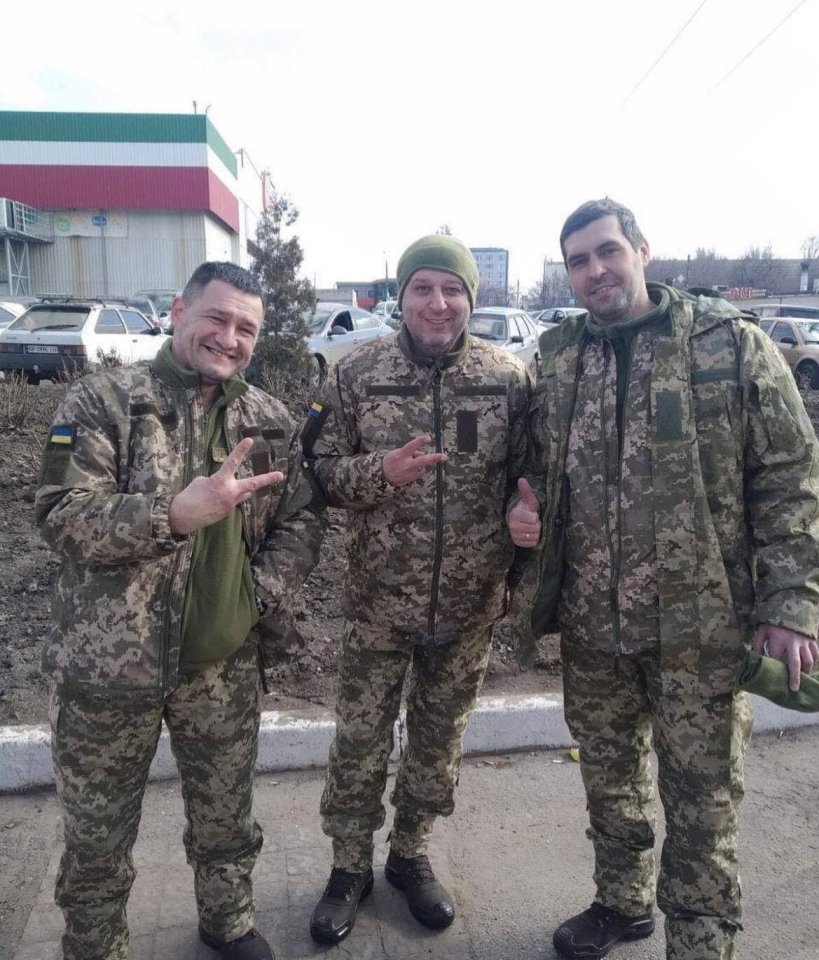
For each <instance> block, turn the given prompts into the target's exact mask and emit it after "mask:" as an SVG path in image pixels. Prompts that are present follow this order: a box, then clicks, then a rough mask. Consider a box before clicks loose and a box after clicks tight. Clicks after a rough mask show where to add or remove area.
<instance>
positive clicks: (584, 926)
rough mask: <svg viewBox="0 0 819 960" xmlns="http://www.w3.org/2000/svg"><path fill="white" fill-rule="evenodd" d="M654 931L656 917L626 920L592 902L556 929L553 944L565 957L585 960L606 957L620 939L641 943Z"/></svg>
mask: <svg viewBox="0 0 819 960" xmlns="http://www.w3.org/2000/svg"><path fill="white" fill-rule="evenodd" d="M653 932H654V915H653V914H651V913H647V914H645V915H643V916H642V917H627V916H625V915H624V914H622V913H618V912H617V911H616V910H612V909H611V907H604V906H603V904H602V903H593V904H592V905H591V906H590V907H589V909H588V910H584V911H583V912H582V913H578V914H577V916H576V917H572V918H571V920H567V921H566V922H565V923H563V924H561V925H560V926H559V927H558V928H557V930H555V934H554V937H552V943H554V945H555V950H557V952H558V953H559V954H560V955H561V956H562V957H570V958H571V960H585V958H586V957H605V955H606V954H607V953H608V952H609V950H611V948H612V947H613V946H614V945H615V944H616V943H619V942H620V941H621V940H639V939H640V938H641V937H647V936H649V935H650V934H652V933H653Z"/></svg>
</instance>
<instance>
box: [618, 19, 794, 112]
mask: <svg viewBox="0 0 819 960" xmlns="http://www.w3.org/2000/svg"><path fill="white" fill-rule="evenodd" d="M802 2H803V3H804V0H802ZM706 3H708V0H702V3H701V4H700V5H699V6H698V7H697V9H696V10H695V11H694V12H693V13H692V14H691V16H690V17H689V18H688V19H687V20H686V21H685V23H684V24H683V25H682V26H681V27H680V29H679V30H678V31H677V33H676V35H675V36H674V38H673V39H672V41H671V43H669V44H668V46H667V47H666V48H665V50H663V52H662V53H661V54H660V55H659V57H657V59H656V60H655V61H654V63H652V64H651V66H650V67H649V68H648V70H646V72H645V73H644V74H643V75H642V77H640V79H639V80H638V81H637V83H635V84H634V87H633V88H632V89H631V91H630V92H629V94H628V95H627V96H626V98H625V100H623V102H622V103H621V104H620V106H619V107H618V109H617V112H618V113H620V111H621V110H622V109H623V107H624V106H625V105H626V104H627V103H628V102H629V100H631V98H632V97H633V96H634V94H635V93H637V91H638V90H639V89H640V87H641V86H642V85H643V84H644V83H645V81H646V80H647V79H648V78H649V76H650V75H651V73H652V72H653V71H654V69H655V68H656V67H657V66H658V65H659V63H660V61H661V60H662V59H663V57H664V56H665V55H666V54H667V53H668V51H669V50H670V49H671V48H672V47H673V46H674V44H675V43H676V42H677V41H678V40H679V39H680V37H681V36H682V35H683V33H684V32H685V30H686V28H687V27H688V25H689V24H690V23H691V21H692V20H693V19H694V17H696V15H697V14H698V13H699V12H700V10H702V8H703V7H704V6H705V4H706Z"/></svg>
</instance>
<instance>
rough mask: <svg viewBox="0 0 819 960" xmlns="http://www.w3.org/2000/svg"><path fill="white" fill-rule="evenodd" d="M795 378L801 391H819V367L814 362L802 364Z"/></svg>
mask: <svg viewBox="0 0 819 960" xmlns="http://www.w3.org/2000/svg"><path fill="white" fill-rule="evenodd" d="M794 377H795V378H796V385H797V387H799V389H800V390H819V366H817V365H816V364H815V363H813V362H812V361H810V360H806V361H805V362H804V363H800V364H799V366H798V367H797V368H796V373H795V374H794Z"/></svg>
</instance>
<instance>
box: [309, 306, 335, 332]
mask: <svg viewBox="0 0 819 960" xmlns="http://www.w3.org/2000/svg"><path fill="white" fill-rule="evenodd" d="M334 312H335V311H334V310H325V309H323V308H322V307H316V309H315V310H314V311H313V316H312V317H311V318H310V319H309V320H308V321H307V331H308V333H319V332H320V331H321V330H322V328H323V327H324V324H325V323H327V320H328V318H329V317H330V314H332V313H334Z"/></svg>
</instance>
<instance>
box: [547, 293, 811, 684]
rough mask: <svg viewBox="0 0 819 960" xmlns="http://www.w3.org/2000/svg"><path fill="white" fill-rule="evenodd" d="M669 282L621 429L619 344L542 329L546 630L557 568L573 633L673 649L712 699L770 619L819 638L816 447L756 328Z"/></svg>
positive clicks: (600, 644)
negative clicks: (559, 552)
mask: <svg viewBox="0 0 819 960" xmlns="http://www.w3.org/2000/svg"><path fill="white" fill-rule="evenodd" d="M660 288H662V290H664V291H666V292H667V293H669V294H670V295H671V302H670V304H669V308H668V311H667V314H666V316H665V317H664V318H663V319H662V320H661V321H660V322H658V323H653V324H651V325H649V326H646V327H644V328H641V329H640V331H639V332H638V333H637V336H636V339H635V341H634V345H633V353H632V360H631V364H630V369H629V378H628V386H627V391H626V399H625V409H624V420H623V435H622V437H618V434H617V422H616V419H617V418H616V377H617V374H616V364H615V358H614V356H613V350H612V346H611V343H610V342H609V341H608V340H607V339H606V337H605V336H600V335H595V334H594V328H593V325H591V324H590V323H589V322H588V318H587V315H582V316H579V317H577V318H572V319H570V320H569V321H566V322H565V323H563V324H561V326H560V327H559V328H557V329H555V330H553V331H549V332H547V333H545V334H544V335H543V336H542V338H541V353H542V355H543V357H544V360H543V376H542V378H541V380H540V382H539V384H538V386H537V388H536V390H535V395H534V397H533V402H532V419H531V428H530V433H531V438H532V446H531V453H530V455H531V456H532V464H531V467H530V473H531V475H532V480H533V482H538V483H539V484H540V492H541V493H542V495H543V499H544V501H545V503H546V510H545V517H544V543H543V545H542V552H541V555H540V570H541V580H540V586H539V590H538V593H537V595H536V597H535V602H534V607H533V614H532V627H533V633H534V634H535V635H539V634H540V633H542V632H543V631H544V629H545V628H546V626H548V625H549V623H548V621H549V619H550V615H551V613H552V611H550V610H547V607H548V604H549V601H550V599H553V598H554V597H555V596H556V592H555V591H556V588H555V583H554V582H550V578H552V579H554V578H557V579H558V580H560V578H561V577H562V578H563V579H562V582H561V583H560V587H559V626H560V627H561V629H562V630H563V632H564V633H565V634H566V635H567V636H568V637H570V638H571V641H572V642H576V643H582V644H585V645H589V646H592V647H595V648H597V649H611V651H612V653H613V655H615V656H616V655H619V654H620V653H624V652H629V651H633V650H638V649H644V648H645V647H646V645H655V644H657V643H659V648H660V656H661V659H662V661H663V663H664V664H665V666H666V667H667V668H668V671H670V672H671V673H673V674H674V675H675V677H674V680H673V682H674V683H676V684H677V685H679V684H681V683H688V684H689V685H690V686H691V687H697V688H698V689H701V690H709V691H710V692H711V693H712V694H714V695H716V694H717V693H720V692H724V691H727V690H729V689H731V686H732V684H733V679H734V676H735V673H736V669H737V667H738V665H739V662H740V660H741V658H742V656H743V654H744V651H745V648H746V645H747V643H748V641H749V639H750V637H751V635H752V632H753V630H754V628H755V626H756V625H757V624H758V623H763V622H765V623H773V624H777V625H780V626H783V627H787V628H789V629H792V630H797V631H799V632H801V633H804V634H808V635H811V636H815V635H816V631H817V626H819V455H818V453H817V442H816V437H815V435H814V431H813V428H812V426H811V424H810V421H809V419H808V417H807V414H806V413H805V409H804V406H803V404H802V400H801V398H800V396H799V393H798V391H797V389H796V386H795V384H794V381H793V377H792V376H791V373H790V371H789V370H788V368H787V366H786V364H785V362H784V360H783V358H782V356H781V354H780V353H779V351H778V350H777V348H776V347H775V346H774V345H773V343H772V342H771V340H770V339H769V338H768V337H767V336H766V335H765V334H763V333H762V332H761V331H760V330H759V329H758V327H757V325H756V324H755V323H754V322H753V321H752V320H750V319H748V318H746V317H744V316H743V315H742V314H741V313H740V311H738V310H737V309H735V308H734V307H732V306H731V305H730V304H728V303H726V302H725V301H722V300H718V299H712V298H704V297H701V298H699V299H698V300H694V299H693V298H688V297H680V296H679V295H678V294H676V292H674V291H670V290H669V289H668V288H664V287H662V285H655V284H649V289H650V291H651V290H652V289H654V294H655V296H656V295H658V293H659V290H660ZM544 467H545V473H540V471H541V470H543V468H544ZM561 490H563V497H562V498H561ZM561 504H562V506H561ZM561 539H562V540H563V541H564V542H565V546H564V549H563V557H562V562H561V563H560V564H556V563H555V557H554V554H555V547H556V544H557V543H558V541H559V540H561Z"/></svg>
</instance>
